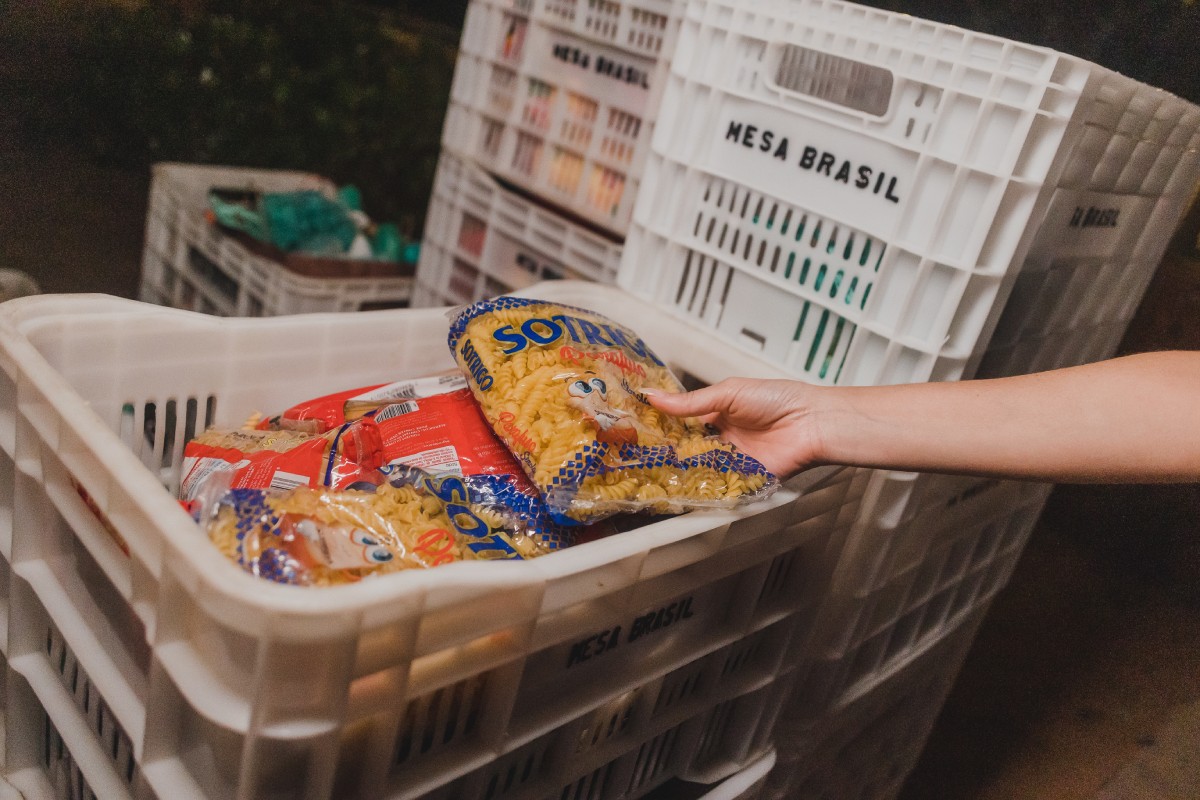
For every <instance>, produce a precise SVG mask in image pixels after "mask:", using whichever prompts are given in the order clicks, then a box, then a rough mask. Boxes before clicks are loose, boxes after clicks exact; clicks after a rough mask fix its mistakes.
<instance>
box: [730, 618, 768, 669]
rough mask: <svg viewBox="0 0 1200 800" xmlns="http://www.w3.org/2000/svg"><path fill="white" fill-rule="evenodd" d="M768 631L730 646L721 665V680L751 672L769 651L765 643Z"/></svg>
mask: <svg viewBox="0 0 1200 800" xmlns="http://www.w3.org/2000/svg"><path fill="white" fill-rule="evenodd" d="M768 633H770V629H768V630H766V631H761V632H759V633H757V634H755V635H754V636H751V637H749V638H747V639H743V640H742V641H740V642H737V643H736V644H733V645H730V646H729V648H728V649H727V650H726V651H725V657H724V661H723V663H722V664H721V680H722V681H726V680H729V679H731V678H736V677H739V676H740V675H742V674H743V673H745V672H747V671H750V670H753V669H754V667H755V666H756V665H757V664H758V663H759V661H760V659H761V658H762V657H763V656H764V655H765V654H766V653H767V652H768V650H769V649H770V648H769V647H768V642H767V641H766V639H767V635H768Z"/></svg>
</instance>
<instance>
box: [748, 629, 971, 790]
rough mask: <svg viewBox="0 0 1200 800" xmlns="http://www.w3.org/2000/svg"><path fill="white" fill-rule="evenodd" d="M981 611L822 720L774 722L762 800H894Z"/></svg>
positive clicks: (946, 692) (950, 684)
mask: <svg viewBox="0 0 1200 800" xmlns="http://www.w3.org/2000/svg"><path fill="white" fill-rule="evenodd" d="M985 613H986V609H979V610H978V611H976V612H975V613H973V614H971V615H969V616H967V617H966V618H965V619H963V620H961V621H960V623H959V624H958V625H957V626H955V627H953V628H950V629H948V630H946V631H945V633H944V635H943V636H942V637H941V638H938V639H936V640H934V641H933V642H931V643H929V644H928V646H927V647H926V648H925V649H924V650H923V651H921V652H920V653H918V654H917V655H915V656H914V658H913V660H912V661H911V662H910V664H909V665H908V666H907V668H906V669H904V670H900V671H898V672H896V673H893V674H890V675H888V676H887V678H886V679H885V680H883V681H881V682H880V683H878V684H877V685H875V686H874V687H873V688H872V689H871V690H870V691H868V692H866V693H864V694H861V695H859V696H857V697H855V698H853V699H850V700H847V701H846V702H845V703H843V704H841V705H839V706H837V707H835V708H832V709H830V710H829V711H828V712H827V713H826V714H825V715H824V716H822V717H821V718H819V719H817V720H812V721H808V722H805V723H803V724H796V723H793V724H791V725H788V724H781V725H780V726H779V727H778V728H777V729H776V745H777V757H776V763H775V767H774V768H773V770H772V771H771V774H770V775H769V777H768V778H767V781H766V785H765V786H764V788H763V790H762V793H761V795H760V798H761V800H784V799H785V798H851V797H852V798H855V799H856V800H893V798H895V797H896V796H897V795H898V794H899V792H900V789H901V788H902V787H903V784H904V780H905V778H906V777H907V776H908V774H909V773H910V772H911V771H912V769H913V768H914V767H915V766H916V764H917V760H918V759H919V758H920V755H921V751H922V750H923V749H924V747H925V743H926V741H927V740H928V738H929V734H930V732H931V731H932V729H933V726H934V723H935V722H936V720H937V717H938V715H939V713H940V712H941V709H942V706H943V704H944V703H945V701H946V697H947V696H948V695H949V693H950V690H951V688H952V687H953V685H954V680H955V678H956V677H957V676H958V672H959V670H960V668H961V667H962V663H963V661H964V660H965V659H966V656H967V654H968V652H969V651H970V647H971V644H972V642H973V641H974V639H975V633H976V631H977V630H978V628H979V624H980V622H981V621H982V619H983V616H984V614H985Z"/></svg>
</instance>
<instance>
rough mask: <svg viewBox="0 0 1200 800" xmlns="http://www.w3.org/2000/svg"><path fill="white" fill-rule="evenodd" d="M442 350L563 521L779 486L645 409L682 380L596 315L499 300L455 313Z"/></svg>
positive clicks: (747, 460) (733, 453)
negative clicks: (651, 397) (652, 395)
mask: <svg viewBox="0 0 1200 800" xmlns="http://www.w3.org/2000/svg"><path fill="white" fill-rule="evenodd" d="M449 345H450V349H451V351H452V352H453V354H454V358H455V360H456V361H457V363H458V365H459V367H460V368H461V370H462V371H463V374H464V375H465V376H466V377H467V381H468V385H469V386H470V387H471V390H472V392H473V393H474V395H475V398H476V400H477V401H478V402H479V405H480V407H481V408H482V410H483V412H484V415H485V416H486V417H487V419H488V421H489V423H490V424H491V425H492V427H493V429H494V430H495V431H496V433H497V435H499V436H500V438H501V439H502V440H503V441H504V442H505V444H506V445H508V447H509V449H510V450H511V451H512V453H513V454H514V455H515V456H516V457H517V459H518V460H519V461H520V462H521V464H522V466H523V467H524V469H525V471H526V473H527V474H528V475H529V477H530V478H531V479H532V480H533V483H534V485H535V486H536V487H537V488H538V490H540V491H541V492H542V494H543V495H544V497H545V499H546V502H547V504H548V505H549V507H550V510H551V513H552V515H553V516H554V517H555V519H557V520H559V521H560V522H563V523H568V524H569V523H576V524H578V523H587V522H593V521H595V520H598V519H603V518H605V517H609V516H611V515H613V514H618V513H623V512H652V513H659V514H662V513H678V512H682V511H686V510H689V509H693V508H712V507H718V508H720V507H729V506H733V505H737V504H739V503H743V502H747V501H750V500H754V499H758V498H762V497H765V496H767V495H768V494H770V493H771V492H773V491H774V490H775V489H776V488H778V485H779V481H778V479H777V478H776V477H775V476H774V475H772V474H770V473H769V472H768V471H767V470H766V468H764V467H763V466H762V464H760V463H759V462H758V461H756V460H754V459H753V458H751V457H750V456H748V455H746V454H745V453H742V452H740V451H738V450H737V449H736V448H734V446H733V445H731V444H729V443H726V442H723V441H721V440H720V439H719V438H718V437H716V436H714V435H712V434H711V432H710V431H709V430H708V429H707V428H706V426H704V425H702V424H700V423H699V422H698V421H696V420H687V419H679V418H676V417H671V416H669V415H666V414H663V413H662V412H660V411H658V410H657V409H655V408H654V407H653V406H651V405H650V404H649V402H648V401H647V400H646V397H645V395H644V394H643V392H644V390H646V389H656V390H661V391H668V392H678V391H682V390H683V387H682V385H681V384H680V382H679V380H678V379H677V378H676V377H675V376H674V374H672V373H671V371H670V370H669V369H668V368H667V366H666V365H665V364H664V363H663V361H662V360H661V359H660V358H659V357H658V356H657V355H655V354H654V352H653V351H652V350H651V349H650V348H649V347H648V346H647V345H646V343H645V342H644V341H642V339H641V338H639V337H638V336H637V335H636V334H635V333H634V332H633V331H631V330H629V329H627V328H625V327H622V326H621V325H618V324H616V323H615V322H613V321H612V320H610V319H607V318H606V317H604V316H602V315H600V314H597V313H594V312H591V311H587V310H584V309H580V308H575V307H572V306H565V305H560V304H557V303H548V302H544V301H539V300H531V299H526V298H517V297H499V298H495V299H492V300H485V301H481V302H479V303H475V304H473V305H471V306H468V307H466V308H464V309H462V310H460V311H458V312H456V313H455V315H454V317H453V319H452V322H451V327H450V334H449Z"/></svg>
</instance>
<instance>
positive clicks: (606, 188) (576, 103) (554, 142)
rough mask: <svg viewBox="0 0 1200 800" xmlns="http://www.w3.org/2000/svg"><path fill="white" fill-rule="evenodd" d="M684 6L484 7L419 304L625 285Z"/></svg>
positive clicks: (575, 1)
mask: <svg viewBox="0 0 1200 800" xmlns="http://www.w3.org/2000/svg"><path fill="white" fill-rule="evenodd" d="M680 9H681V3H680V2H679V0H605V1H604V2H596V1H595V0H473V2H472V3H471V4H470V6H469V7H468V9H467V15H466V19H465V22H464V28H463V35H462V40H461V45H460V50H459V56H458V62H457V65H456V67H455V73H454V81H453V84H452V88H451V94H450V100H449V106H448V109H447V112H446V120H445V125H444V128H443V133H442V155H441V160H440V163H439V166H438V171H437V174H436V177H435V180H434V188H433V194H432V197H431V199H430V205H429V212H428V215H427V217H426V228H425V232H424V238H423V240H422V253H421V260H420V263H419V265H418V269H417V289H416V293H415V295H414V304H415V305H443V304H457V303H462V302H466V301H470V300H475V299H479V298H482V297H491V296H494V295H496V294H503V293H505V292H510V291H514V290H518V289H522V288H524V287H526V286H530V285H532V284H534V283H536V282H538V281H542V280H553V279H560V278H567V279H582V280H591V281H599V282H603V283H614V282H615V281H616V275H617V270H618V267H619V264H620V258H621V244H622V242H623V240H624V236H625V232H626V230H627V228H628V225H629V220H630V214H631V212H632V209H633V204H634V200H635V198H636V197H637V193H638V188H639V185H640V182H641V177H640V176H641V171H642V166H643V163H644V161H645V159H646V156H647V154H648V151H649V146H650V139H651V135H652V133H653V128H654V117H655V114H656V109H657V108H658V105H659V98H660V95H661V88H662V83H663V79H664V77H665V72H666V65H667V61H668V56H669V53H670V50H671V46H672V42H673V39H674V34H675V30H676V28H677V26H678V20H679V14H680Z"/></svg>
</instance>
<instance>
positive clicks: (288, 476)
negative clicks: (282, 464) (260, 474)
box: [271, 469, 308, 490]
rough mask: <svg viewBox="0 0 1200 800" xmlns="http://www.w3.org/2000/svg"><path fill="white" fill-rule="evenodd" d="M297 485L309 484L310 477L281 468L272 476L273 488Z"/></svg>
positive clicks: (281, 488) (282, 488)
mask: <svg viewBox="0 0 1200 800" xmlns="http://www.w3.org/2000/svg"><path fill="white" fill-rule="evenodd" d="M297 486H308V477H307V476H305V475H297V474H296V473H294V472H284V471H283V470H281V469H277V470H275V474H274V475H272V476H271V488H272V489H280V490H284V489H295V488H296V487H297Z"/></svg>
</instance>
